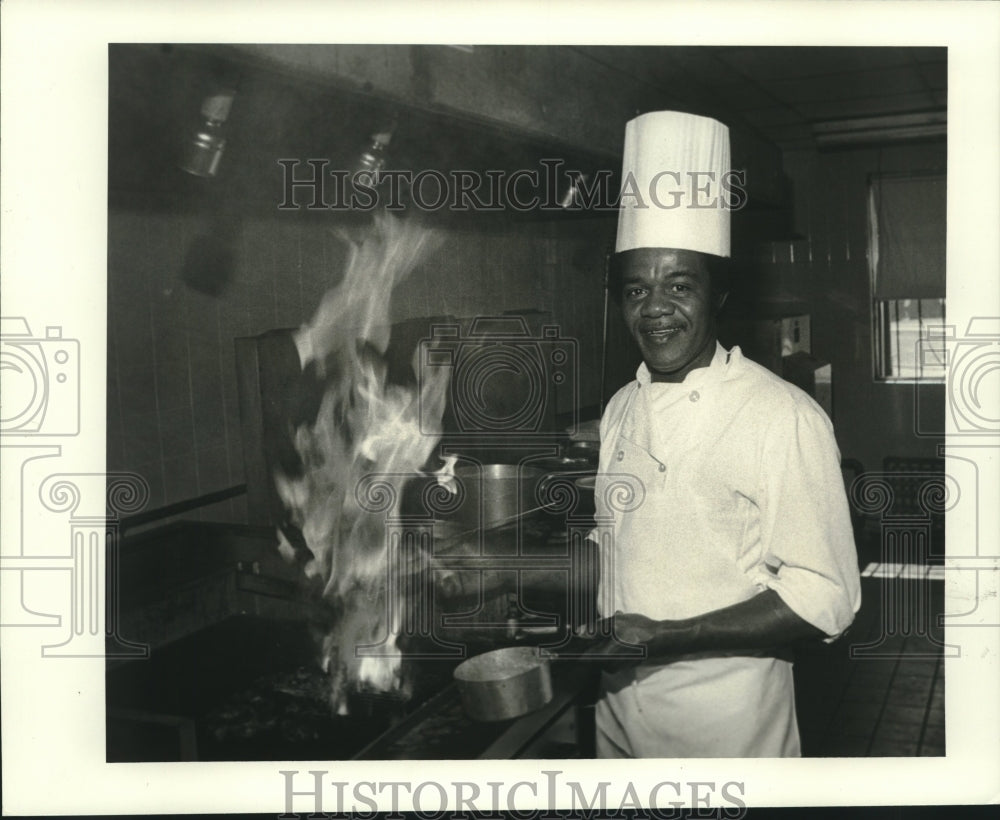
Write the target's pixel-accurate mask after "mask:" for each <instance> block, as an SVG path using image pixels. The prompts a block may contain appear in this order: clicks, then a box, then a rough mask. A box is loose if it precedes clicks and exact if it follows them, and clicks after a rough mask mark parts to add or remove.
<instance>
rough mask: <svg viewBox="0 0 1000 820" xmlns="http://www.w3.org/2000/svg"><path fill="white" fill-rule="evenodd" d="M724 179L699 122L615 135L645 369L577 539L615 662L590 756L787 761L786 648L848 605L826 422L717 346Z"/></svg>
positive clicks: (622, 224) (617, 414)
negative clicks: (596, 558)
mask: <svg viewBox="0 0 1000 820" xmlns="http://www.w3.org/2000/svg"><path fill="white" fill-rule="evenodd" d="M729 171H730V162H729V132H728V129H727V128H726V127H725V126H724V125H722V124H721V123H719V122H717V121H715V120H713V119H709V118H707V117H700V116H694V115H690V114H682V113H676V112H654V113H649V114H644V115H642V116H640V117H637V118H636V119H634V120H632V121H631V122H629V123H628V125H627V128H626V132H625V152H624V167H623V191H622V202H621V211H620V215H619V223H618V238H617V245H616V256H615V265H614V269H615V273H614V275H613V276H612V287H613V289H614V290H613V293H614V295H615V297H616V298H617V299H620V302H621V308H622V313H623V316H624V318H625V322H626V324H627V326H628V329H629V331H630V332H631V334H632V336H633V337H634V338H635V340H636V342H637V343H638V345H639V349H640V350H641V352H642V358H643V363H642V364H641V365H640V366H639V369H638V371H637V372H636V378H635V380H634V381H632V382H631V383H629V384H627V385H626V386H625V387H623V388H622V389H621V390H619V391H618V393H617V394H615V396H614V397H613V398H612V399H611V401H610V402H609V404H608V407H607V409H606V411H605V413H604V416H603V418H602V420H601V456H600V469H599V475H598V483H597V492H596V500H597V509H598V528H597V530H596V531H595V535H594V537H595V539H596V540H597V541H598V542H599V545H600V548H601V550H602V551H603V554H604V556H605V561H604V565H603V570H602V578H601V589H600V593H599V595H600V608H601V613H602V615H604V616H605V618H606V620H605V621H604V622H603V623H602V626H603V627H604V628H605V629H606V630H607V631H608V632H609V633H611V634H613V638H611V639H609V640H608V641H607V643H606V644H605V645H604V647H603V651H604V653H605V654H606V655H610V656H614V658H617V659H618V661H617V662H615V661H614V660H611V661H606V664H607V665H606V667H605V670H606V671H604V672H603V673H602V684H603V686H602V696H601V698H600V700H599V701H598V704H597V711H596V722H597V752H598V755H599V756H601V757H782V756H797V755H799V754H800V746H799V735H798V727H797V724H796V717H795V702H794V694H793V686H792V666H791V661H790V658H789V652H788V649H789V646H790V645H791V644H792V643H793V642H795V641H798V640H801V639H805V638H810V637H816V638H821V639H825V640H828V641H830V640H833V639H835V638H836V637H837V636H838V635H840V634H841V633H842V632H843V631H844V630H845V629H846V628H847V627H848V626H849V625H850V623H851V622H852V620H853V618H854V615H855V613H856V612H857V610H858V607H859V606H860V583H859V577H858V568H857V558H856V551H855V546H854V541H853V535H852V530H851V524H850V518H849V512H848V505H847V499H846V497H845V493H844V487H843V481H842V478H841V472H840V457H839V453H838V449H837V444H836V441H835V439H834V434H833V428H832V425H831V423H830V420H829V419H828V418H827V416H826V415H825V414H824V412H823V411H822V410H821V409H820V407H819V406H818V405H817V404H816V403H815V402H814V401H813V400H812V399H811V398H810V397H809V396H807V395H806V394H805V393H804V392H802V391H801V390H799V389H798V388H796V387H794V386H792V385H790V384H788V383H787V382H785V381H783V380H782V379H780V378H778V377H777V376H775V375H773V374H772V373H770V372H769V371H767V370H766V369H764V368H763V367H760V366H759V365H757V364H755V363H754V362H752V361H750V360H749V359H747V358H745V357H744V356H743V354H742V353H741V351H740V349H739V347H733V348H732V349H731V350H726V349H725V348H723V347H722V345H720V344H719V342H718V341H717V340H716V314H717V312H718V311H719V309H720V308H721V307H722V305H723V303H724V301H725V299H726V285H725V273H726V266H727V264H728V257H729V254H730V237H729V216H730V213H729V210H728V209H727V207H725V205H726V203H727V202H730V201H731V197H728V196H727V192H726V191H725V189H724V182H723V180H725V179H726V178H727V176H726V175H727V174H728V172H729ZM664 172H670V173H664ZM628 645H632V648H631V649H630V647H629V646H628ZM635 646H638V647H640V648H641V649H640V650H636V649H635V648H634V647H635ZM630 652H631V653H633V654H634V653H637V652H639V653H641V655H642V660H641V661H638V662H636V661H634V660H629V658H630V657H632V656H631V655H630Z"/></svg>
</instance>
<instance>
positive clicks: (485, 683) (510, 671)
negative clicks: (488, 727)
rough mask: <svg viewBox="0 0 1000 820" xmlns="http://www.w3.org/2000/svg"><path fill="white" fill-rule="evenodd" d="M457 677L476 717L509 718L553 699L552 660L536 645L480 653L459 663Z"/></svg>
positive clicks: (471, 714) (470, 712) (466, 703)
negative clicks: (541, 653) (542, 654)
mask: <svg viewBox="0 0 1000 820" xmlns="http://www.w3.org/2000/svg"><path fill="white" fill-rule="evenodd" d="M454 677H455V681H456V682H457V683H458V690H459V693H460V695H461V697H462V706H463V708H464V709H465V712H466V714H467V715H468V716H469V717H471V718H472V719H473V720H481V721H494V720H509V719H510V718H515V717H520V716H521V715H526V714H527V713H528V712H533V711H535V710H536V709H540V708H541V707H543V706H544V705H545V704H546V703H548V702H549V701H550V700H552V672H551V669H550V667H549V660H548V658H546V657H542V656H541V655H540V654H539V652H538V650H537V649H536V648H535V647H532V646H508V647H505V648H504V649H495V650H493V651H492V652H486V653H484V654H482V655H476V656H475V657H473V658H469V659H468V660H467V661H464V662H463V663H461V664H459V665H458V666H457V667H456V668H455V671H454Z"/></svg>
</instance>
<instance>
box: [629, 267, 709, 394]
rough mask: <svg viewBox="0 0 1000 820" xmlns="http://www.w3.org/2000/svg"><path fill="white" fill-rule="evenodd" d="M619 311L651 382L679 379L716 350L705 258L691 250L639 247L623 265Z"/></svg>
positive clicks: (706, 362) (706, 360) (702, 362)
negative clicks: (637, 348) (637, 347)
mask: <svg viewBox="0 0 1000 820" xmlns="http://www.w3.org/2000/svg"><path fill="white" fill-rule="evenodd" d="M621 283H622V310H623V313H624V316H625V324H626V325H627V326H628V329H629V332H630V333H631V334H632V336H633V338H634V339H635V340H636V342H638V344H639V349H640V350H641V351H642V358H643V361H645V363H646V367H647V368H649V371H650V374H651V375H652V378H653V381H664V382H680V381H683V380H684V377H685V376H686V375H687V374H688V373H690V372H691V371H692V370H695V369H697V368H699V367H707V366H708V365H709V364H711V362H712V357H713V356H714V355H715V337H716V330H715V314H716V312H717V311H718V309H719V308H720V307H721V306H722V303H723V301H725V294H721V295H720V294H717V293H715V292H714V291H713V288H712V281H711V274H710V272H709V267H708V261H707V259H706V258H705V256H704V255H703V254H700V253H696V252H695V251H687V250H675V249H672V248H643V249H641V250H636V251H633V252H631V253H629V254H628V255H627V257H626V258H625V259H624V260H623V269H622V279H621Z"/></svg>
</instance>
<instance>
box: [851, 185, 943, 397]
mask: <svg viewBox="0 0 1000 820" xmlns="http://www.w3.org/2000/svg"><path fill="white" fill-rule="evenodd" d="M946 188H947V184H946V179H945V177H944V176H943V175H941V174H922V175H911V176H896V175H892V176H890V175H884V176H877V177H873V178H872V179H871V181H870V185H869V196H868V216H869V228H870V230H869V254H868V259H869V263H870V266H871V282H872V330H873V351H874V358H875V362H874V366H875V378H876V379H878V380H881V381H943V380H944V378H945V367H944V362H943V361H939V360H938V358H937V357H935V356H934V355H933V354H932V353H930V352H929V350H928V348H930V347H933V345H921V339H926V338H927V336H928V333H933V329H934V328H939V327H940V326H941V325H943V324H944V321H945V233H946V231H945V208H946V196H945V191H946Z"/></svg>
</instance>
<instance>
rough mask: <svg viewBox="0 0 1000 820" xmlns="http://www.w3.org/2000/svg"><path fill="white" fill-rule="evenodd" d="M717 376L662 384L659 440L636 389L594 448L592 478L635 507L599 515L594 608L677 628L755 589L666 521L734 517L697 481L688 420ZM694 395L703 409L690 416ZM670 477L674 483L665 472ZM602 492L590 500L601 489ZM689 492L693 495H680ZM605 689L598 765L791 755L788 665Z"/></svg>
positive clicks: (715, 544)
mask: <svg viewBox="0 0 1000 820" xmlns="http://www.w3.org/2000/svg"><path fill="white" fill-rule="evenodd" d="M718 376H719V372H718V368H712V369H709V368H704V369H701V370H698V371H695V372H694V373H692V374H691V375H690V376H689V377H688V379H687V380H685V382H683V383H682V384H679V385H669V386H665V387H666V388H667V389H668V390H671V391H673V392H672V393H664V392H660V393H658V395H659V396H660V398H658V399H656V401H657V402H659V405H658V406H659V407H662V406H663V402H664V400H665V399H664V397H665V396H669V397H672V398H670V399H668V400H667V405H668V407H669V408H670V409H669V412H670V416H669V417H670V418H671V419H672V420H676V422H677V425H676V428H674V427H673V425H671V426H672V429H671V430H663V431H658V429H657V426H658V425H654V424H652V423H651V419H652V417H653V415H652V411H651V407H650V402H651V400H650V399H649V398H647V397H648V396H649V395H650V394H651V393H653V392H654V391H656V390H661V389H662V388H661V386H660V385H652V386H650V385H646V386H643V387H641V388H640V387H638V386H636V387H635V389H634V391H633V393H632V395H631V396H630V397H629V399H628V402H629V404H628V407H627V409H626V411H625V413H624V414H623V417H622V423H621V424H620V425H619V426H618V429H617V430H614V431H610V432H611V435H610V436H609V437H608V441H607V442H605V445H606V447H605V450H604V455H607V456H610V458H609V460H608V461H606V462H605V464H604V465H602V473H607V472H610V471H611V470H613V472H614V473H618V474H630V475H632V476H634V477H635V478H636V479H638V481H639V482H641V485H642V488H643V489H644V492H645V498H644V500H643V502H642V503H641V504H639V505H637V506H635V508H634V509H632V510H631V511H628V512H621V511H618V512H614V513H609V512H608V511H607V510H604V512H605V515H606V517H605V521H611V520H613V522H614V523H613V525H612V532H613V539H614V540H613V545H614V546H613V551H614V561H613V567H611V572H610V574H611V577H610V578H604V579H602V585H605V584H609V585H610V586H605V587H604V588H603V589H602V593H601V595H602V602H604V605H607V604H609V603H610V602H612V601H613V606H614V608H615V609H616V610H618V611H623V612H638V613H640V614H643V615H646V616H648V617H651V618H656V619H667V618H670V619H676V618H686V617H691V616H693V615H697V614H701V613H703V612H708V611H711V610H714V609H718V608H721V607H724V606H729V605H731V604H734V603H737V602H739V601H743V600H746V599H748V598H751V597H753V596H754V595H756V594H757V593H759V592H760V591H762V590H763V588H764V587H763V586H762V585H760V584H759V583H755V582H754V581H753V580H752V579H751V573H749V572H748V571H747V567H746V566H741V561H740V560H739V559H738V558H737V557H735V555H734V551H735V549H736V547H735V546H734V545H732V544H727V543H720V541H722V540H724V539H712V538H709V539H704V538H702V539H700V546H695V547H694V548H692V547H691V546H690V544H691V541H690V540H689V539H688V538H685V536H684V531H683V527H684V526H685V524H684V523H683V520H685V519H686V520H688V521H690V520H691V519H690V517H684V516H677V515H675V514H673V513H672V508H673V507H674V506H675V505H678V504H701V505H708V509H707V511H706V510H701V511H699V516H695V520H699V517H700V520H713V519H715V518H726V516H727V515H730V514H732V515H735V514H736V513H728V512H727V509H728V507H731V506H732V503H731V501H730V499H729V498H728V497H727V496H725V495H724V494H721V495H720V496H719V497H718V498H713V490H712V476H711V475H708V474H704V471H705V470H708V469H710V468H708V467H704V466H702V462H703V461H704V459H700V458H699V456H698V452H697V441H698V427H699V421H698V413H702V414H704V413H706V412H709V413H710V412H711V406H710V405H711V397H712V395H713V392H714V385H713V383H712V382H713V379H716V378H718ZM650 387H652V388H653V389H652V390H651V389H650ZM703 396H704V398H705V401H704V402H703V403H702V404H701V406H696V404H697V403H698V402H699V401H700V400H701V399H702V397H703ZM671 402H673V404H671ZM659 426H661V427H662V425H659ZM665 439H669V441H668V442H665ZM607 446H611V447H612V449H607ZM667 446H669V447H670V448H671V449H667ZM685 451H686V452H685ZM667 454H670V455H669V459H668V455H667ZM675 454H676V458H675V457H674V456H675ZM602 461H605V459H604V457H603V456H602ZM609 467H610V469H609ZM714 469H716V471H717V470H718V468H717V467H716V468H714ZM678 470H680V471H681V473H680V474H677V473H676V472H672V471H678ZM610 480H613V479H608V478H605V479H604V481H610ZM600 482H601V479H600V478H599V484H598V487H597V490H598V492H597V496H598V498H601V497H602V489H604V488H603V487H602V484H601V483H600ZM605 486H606V485H605ZM694 486H697V487H698V488H699V490H698V492H697V493H695V492H691V493H687V492H686V491H685V489H684V488H685V487H692V488H693V487H694ZM599 504H600V502H599ZM713 504H717V505H719V506H718V510H717V511H718V515H713V509H712V505H713ZM601 512H602V510H601V509H600V507H599V509H598V513H599V515H600V514H601ZM688 526H690V524H688ZM706 540H707V541H708V544H706ZM743 563H744V564H745V562H743ZM603 614H610V613H607V612H605V613H603ZM603 688H604V692H603V695H602V697H601V699H600V701H599V702H598V704H597V711H596V721H597V754H598V756H599V757H790V756H798V755H799V754H800V746H799V736H798V726H797V723H796V719H795V702H794V690H793V683H792V665H791V663H790V662H789V661H788V660H785V659H779V658H776V657H771V656H765V655H752V654H750V655H728V656H720V655H718V654H714V655H712V656H707V655H703V654H702V655H697V656H694V655H689V656H685V657H682V658H678V659H673V660H672V661H671V662H668V663H645V664H642V665H639V666H638V667H633V668H631V669H626V670H623V671H619V672H616V673H613V674H607V673H605V674H604V676H603Z"/></svg>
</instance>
